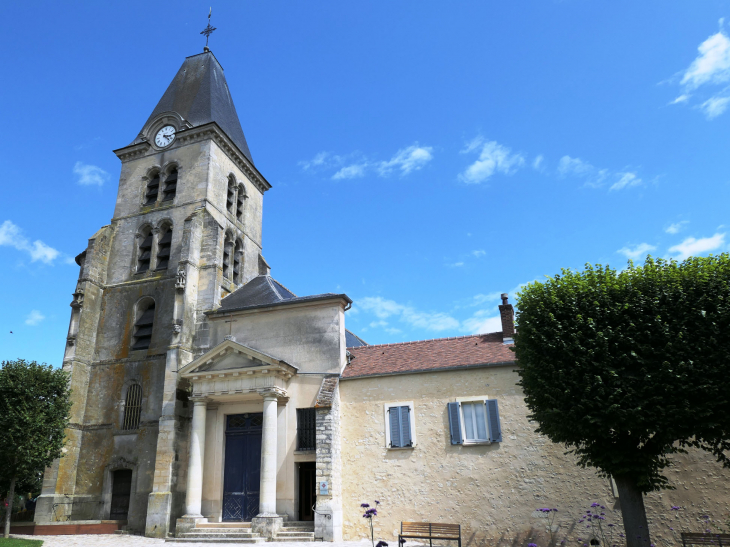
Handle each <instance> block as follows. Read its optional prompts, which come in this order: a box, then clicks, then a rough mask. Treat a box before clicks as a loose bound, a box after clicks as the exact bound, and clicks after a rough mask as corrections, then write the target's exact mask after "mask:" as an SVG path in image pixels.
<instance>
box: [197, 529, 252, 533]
mask: <svg viewBox="0 0 730 547" xmlns="http://www.w3.org/2000/svg"><path fill="white" fill-rule="evenodd" d="M187 533H192V534H252V533H253V532H252V531H251V528H193V529H192V530H190V532H187Z"/></svg>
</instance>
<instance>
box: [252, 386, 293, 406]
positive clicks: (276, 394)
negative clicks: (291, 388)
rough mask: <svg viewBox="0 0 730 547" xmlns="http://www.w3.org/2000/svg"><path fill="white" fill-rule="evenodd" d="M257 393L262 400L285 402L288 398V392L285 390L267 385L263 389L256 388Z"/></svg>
mask: <svg viewBox="0 0 730 547" xmlns="http://www.w3.org/2000/svg"><path fill="white" fill-rule="evenodd" d="M258 392H259V395H261V397H263V399H264V401H273V400H276V401H279V402H282V401H283V402H284V403H286V402H287V401H288V400H289V394H288V393H287V392H286V390H284V389H281V388H280V387H267V388H264V389H260V390H258Z"/></svg>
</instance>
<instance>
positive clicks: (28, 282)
mask: <svg viewBox="0 0 730 547" xmlns="http://www.w3.org/2000/svg"><path fill="white" fill-rule="evenodd" d="M209 5H210V4H209V3H205V4H204V3H201V2H185V1H181V2H175V3H174V4H173V3H165V4H163V3H159V2H158V3H150V2H135V1H128V2H124V3H121V2H119V3H115V4H111V3H106V2H105V3H102V2H95V3H92V2H86V3H72V2H63V3H61V2H47V3H42V2H34V3H20V2H17V3H14V4H7V5H5V6H4V9H3V17H2V21H1V22H0V46H1V47H2V51H3V52H4V54H3V56H2V65H1V66H2V68H3V78H2V81H3V85H2V88H1V89H2V91H0V97H2V104H3V109H2V111H3V129H4V131H3V132H2V136H0V139H2V147H0V177H1V178H0V184H1V186H0V187H1V188H2V200H0V263H1V264H2V265H3V267H2V268H0V287H1V288H0V304H1V305H2V309H3V311H4V313H3V314H1V315H0V359H11V358H18V357H24V358H28V359H37V360H39V361H46V362H48V363H52V364H54V365H58V364H60V361H61V358H62V354H63V347H64V342H65V337H66V332H67V328H68V320H69V314H70V308H69V306H68V304H69V302H71V293H72V292H73V290H74V287H75V281H76V278H77V276H78V267H77V266H76V265H75V264H73V260H72V257H73V256H75V255H76V254H78V253H79V252H81V251H82V250H83V249H84V248H85V246H86V240H87V239H88V238H89V237H90V236H91V235H92V234H93V233H94V232H95V231H96V230H97V229H98V228H99V227H100V226H102V225H104V224H107V223H108V222H109V220H110V218H111V215H112V212H113V206H114V201H115V197H116V190H117V181H118V177H119V171H120V163H119V161H118V159H117V158H116V156H115V155H114V154H113V153H112V150H113V149H115V148H119V147H122V146H125V145H126V144H128V143H130V142H131V141H132V140H133V139H134V137H135V136H136V135H137V133H138V132H139V130H140V129H141V127H142V125H143V123H144V122H145V120H146V119H147V116H148V115H149V114H150V112H151V111H152V109H153V108H154V106H155V104H156V103H157V101H158V99H159V98H160V96H161V95H162V93H163V92H164V90H165V88H166V87H167V85H168V83H169V82H170V80H171V79H172V77H173V76H174V74H175V72H176V71H177V69H178V68H179V66H180V64H181V63H182V61H183V59H184V58H185V57H186V56H189V55H193V54H196V53H198V52H200V51H201V50H202V47H203V44H204V42H203V38H202V37H201V36H200V34H199V32H200V30H202V28H203V27H204V26H205V24H206V16H207V12H208V6H209ZM724 18H727V21H728V22H725V19H724ZM213 24H214V26H216V27H217V28H218V30H217V31H216V32H215V33H214V34H213V36H212V37H211V43H210V45H211V49H212V50H213V52H214V53H215V54H216V56H217V58H218V59H219V61H220V62H221V64H222V65H223V67H224V69H225V71H226V77H227V79H228V84H229V86H230V88H231V92H232V94H233V98H234V101H235V103H236V107H237V109H238V112H239V116H240V118H241V123H242V125H243V129H244V132H245V134H246V137H247V140H248V143H249V146H250V148H251V152H252V155H253V158H254V161H255V162H256V165H257V167H258V168H259V169H260V170H261V171H262V172H263V173H264V175H265V176H266V177H267V178H268V180H269V181H270V182H271V183H272V185H273V189H272V190H271V191H269V192H268V193H267V194H266V197H265V200H264V205H265V206H264V255H265V256H266V259H267V260H268V261H269V263H270V264H271V265H272V274H273V275H274V276H275V277H276V278H277V279H279V280H280V281H281V282H282V283H284V284H285V285H286V286H288V287H289V288H290V289H291V290H293V291H294V292H295V293H297V294H299V295H305V294H313V293H320V292H328V291H337V292H339V291H342V292H346V293H347V294H348V295H350V297H351V298H353V300H355V306H354V308H353V310H352V311H350V312H348V315H347V324H348V327H349V328H351V329H352V330H354V331H355V332H356V333H358V334H360V335H361V336H362V337H363V338H364V339H365V340H367V341H368V342H370V343H388V342H399V341H404V340H415V339H424V338H436V337H443V336H458V335H463V334H471V333H474V332H484V331H492V330H499V326H498V322H497V320H496V316H497V308H496V306H497V304H498V295H499V293H500V292H505V291H509V292H510V293H512V294H514V292H515V291H516V289H517V288H518V287H519V285H520V284H522V283H526V282H529V281H532V280H535V279H542V278H543V277H544V276H545V275H552V274H555V273H557V272H559V271H560V269H561V268H563V267H572V268H580V267H582V265H583V264H585V263H586V262H590V263H603V264H606V263H608V264H611V265H612V266H615V267H623V266H624V265H625V263H626V261H627V259H628V258H633V259H636V260H641V259H642V258H643V257H644V256H645V255H646V254H647V253H651V254H652V255H655V256H666V257H677V258H683V257H685V256H689V255H692V254H707V253H710V252H713V253H717V252H721V251H726V250H728V244H729V243H730V233H729V232H730V229H729V228H727V227H726V226H727V225H728V223H730V218H728V217H729V216H730V213H729V212H728V211H729V210H730V209H729V208H728V203H730V165H728V163H730V153H728V152H729V151H730V131H729V130H728V120H730V111H726V110H727V109H728V107H729V106H730V38H729V36H730V2H727V1H719V0H717V1H713V2H666V1H651V0H644V1H642V2H629V1H616V2H611V3H598V2H588V1H585V0H581V1H579V0H563V1H553V2H551V1H546V0H541V1H525V2H519V3H517V2H492V1H489V2H488V1H479V2H477V1H468V2H466V1H465V2H437V1H418V2H416V1H415V0H414V1H405V0H404V1H402V2H385V1H372V2H342V1H341V0H337V1H325V0H318V1H317V2H283V1H276V0H267V1H266V2H264V1H256V2H253V1H246V2H241V1H236V2H218V3H216V4H214V5H213ZM10 331H13V334H10Z"/></svg>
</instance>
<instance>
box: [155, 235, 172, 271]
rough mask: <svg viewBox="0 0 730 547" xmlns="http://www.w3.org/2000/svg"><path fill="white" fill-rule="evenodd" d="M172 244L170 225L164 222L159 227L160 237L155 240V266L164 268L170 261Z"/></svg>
mask: <svg viewBox="0 0 730 547" xmlns="http://www.w3.org/2000/svg"><path fill="white" fill-rule="evenodd" d="M171 246H172V226H171V225H169V224H165V225H163V226H162V228H161V229H160V239H159V240H158V241H157V267H156V269H158V270H166V269H167V265H168V264H169V262H170V247H171Z"/></svg>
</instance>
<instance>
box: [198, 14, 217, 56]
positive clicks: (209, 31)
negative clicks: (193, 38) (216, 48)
mask: <svg viewBox="0 0 730 547" xmlns="http://www.w3.org/2000/svg"><path fill="white" fill-rule="evenodd" d="M211 13H213V8H212V7H211V8H210V11H209V12H208V26H207V27H205V28H204V29H203V32H201V33H200V34H205V49H208V38H210V35H211V34H213V31H214V30H215V27H211V26H210V15H211Z"/></svg>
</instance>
